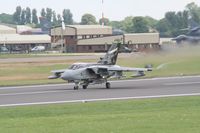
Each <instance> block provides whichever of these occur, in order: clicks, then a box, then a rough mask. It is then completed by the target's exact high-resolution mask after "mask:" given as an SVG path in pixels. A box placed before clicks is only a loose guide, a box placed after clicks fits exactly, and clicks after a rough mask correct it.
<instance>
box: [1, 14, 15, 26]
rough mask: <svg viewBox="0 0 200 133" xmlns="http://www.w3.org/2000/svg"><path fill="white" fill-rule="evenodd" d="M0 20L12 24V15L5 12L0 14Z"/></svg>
mask: <svg viewBox="0 0 200 133" xmlns="http://www.w3.org/2000/svg"><path fill="white" fill-rule="evenodd" d="M0 22H1V23H7V24H14V22H13V15H10V14H6V13H2V14H0Z"/></svg>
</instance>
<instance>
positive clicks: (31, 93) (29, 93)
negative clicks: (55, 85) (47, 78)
mask: <svg viewBox="0 0 200 133" xmlns="http://www.w3.org/2000/svg"><path fill="white" fill-rule="evenodd" d="M65 91H67V92H68V91H74V90H63V91H35V92H21V93H5V94H0V96H17V95H33V94H45V93H57V92H65Z"/></svg>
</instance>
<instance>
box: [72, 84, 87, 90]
mask: <svg viewBox="0 0 200 133" xmlns="http://www.w3.org/2000/svg"><path fill="white" fill-rule="evenodd" d="M87 87H88V85H83V86H82V88H83V89H84V90H85V89H87ZM78 89H79V86H78V85H75V86H74V90H78Z"/></svg>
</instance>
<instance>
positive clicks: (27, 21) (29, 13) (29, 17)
mask: <svg viewBox="0 0 200 133" xmlns="http://www.w3.org/2000/svg"><path fill="white" fill-rule="evenodd" d="M26 23H28V24H30V23H31V9H30V8H29V7H27V8H26Z"/></svg>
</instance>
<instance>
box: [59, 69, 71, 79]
mask: <svg viewBox="0 0 200 133" xmlns="http://www.w3.org/2000/svg"><path fill="white" fill-rule="evenodd" d="M60 78H61V79H63V80H71V78H72V73H71V72H70V71H65V72H64V73H63V74H62V75H61V77H60Z"/></svg>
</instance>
